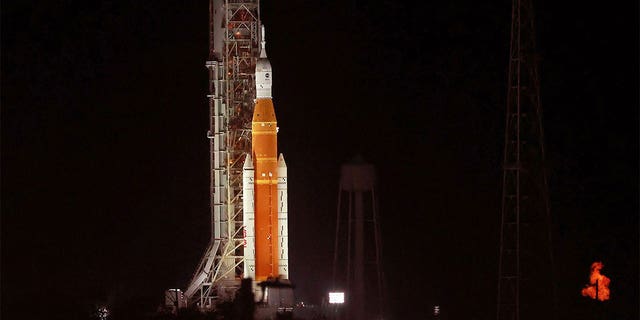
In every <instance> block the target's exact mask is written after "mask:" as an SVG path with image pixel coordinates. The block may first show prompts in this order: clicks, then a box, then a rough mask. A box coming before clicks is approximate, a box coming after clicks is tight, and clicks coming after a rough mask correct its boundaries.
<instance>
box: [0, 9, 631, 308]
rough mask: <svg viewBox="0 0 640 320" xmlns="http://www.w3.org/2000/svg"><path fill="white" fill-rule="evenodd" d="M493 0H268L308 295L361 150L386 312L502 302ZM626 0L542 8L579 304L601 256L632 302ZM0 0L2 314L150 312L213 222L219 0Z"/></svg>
mask: <svg viewBox="0 0 640 320" xmlns="http://www.w3.org/2000/svg"><path fill="white" fill-rule="evenodd" d="M489 2H490V3H484V2H479V1H466V0H457V1H439V2H435V1H430V2H427V1H421V2H416V3H405V4H401V3H400V2H399V1H381V0H372V1H350V2H348V1H303V0H294V1H266V0H265V1H264V3H263V5H262V19H263V22H264V23H265V24H266V26H267V39H268V43H267V49H268V52H269V57H270V60H271V64H272V66H273V69H274V75H275V79H274V81H275V82H274V88H273V95H274V102H275V106H276V113H277V116H278V124H279V127H280V134H279V148H280V150H281V152H284V154H285V157H286V160H287V163H288V165H289V179H290V185H289V197H290V203H289V208H290V209H289V211H290V250H291V253H290V255H291V260H290V261H291V262H290V264H291V278H292V279H293V281H294V282H295V283H296V284H297V292H296V294H297V296H298V298H300V299H304V300H306V301H311V302H318V301H319V299H320V297H321V296H324V295H325V293H326V290H327V289H328V285H329V277H330V270H331V256H332V244H333V232H334V229H333V228H334V217H335V210H336V209H335V208H336V201H337V200H336V194H337V188H338V174H339V167H340V164H341V163H344V162H346V161H348V160H349V159H351V158H352V157H353V156H354V155H355V154H362V155H363V156H364V158H365V159H367V160H368V161H369V162H371V163H372V164H374V165H375V166H376V168H377V171H378V174H379V176H378V179H379V192H378V194H379V196H380V202H381V210H380V213H381V228H382V236H383V242H384V248H383V252H384V258H383V263H384V268H385V273H386V281H387V283H388V297H389V303H390V309H391V311H392V312H391V314H392V315H393V317H392V319H409V318H414V317H418V316H419V315H421V314H423V312H424V306H425V305H428V304H431V303H434V302H438V303H440V304H441V305H443V312H446V313H447V314H448V316H449V317H450V319H490V318H493V312H494V310H495V296H496V294H495V292H496V291H495V286H496V278H497V266H496V265H497V262H496V261H497V254H498V230H499V217H500V216H499V214H500V212H499V203H500V196H501V174H502V171H501V159H502V148H503V141H504V133H503V130H504V128H503V127H504V112H505V111H504V110H505V96H506V89H505V88H506V84H505V81H506V72H507V57H508V43H509V25H510V2H509V1H494V2H491V1H489ZM624 5H627V7H624V6H623V5H622V4H620V5H617V6H613V4H609V3H601V4H599V5H597V6H595V5H593V6H592V5H586V4H582V5H580V6H575V5H572V4H557V2H556V1H537V2H536V3H535V7H536V19H537V20H536V24H537V40H538V47H539V52H540V56H541V66H540V74H541V94H542V96H541V99H542V106H543V109H544V127H545V140H546V141H545V142H546V147H547V156H548V159H547V160H548V167H549V172H550V196H551V211H552V214H553V220H554V225H553V230H554V236H555V239H556V246H555V247H554V250H555V251H556V253H557V255H558V260H559V262H558V269H559V270H558V274H559V278H560V279H561V280H559V288H560V300H561V301H562V309H563V312H564V313H565V315H567V317H566V318H568V319H571V318H574V316H575V315H577V314H580V311H579V310H577V309H578V308H580V307H581V302H580V301H583V300H581V299H582V298H581V297H580V296H579V291H580V289H581V288H582V286H583V285H584V283H585V282H586V280H587V277H588V268H589V265H590V264H591V262H593V261H595V260H602V261H603V262H604V264H605V268H604V269H603V273H604V274H606V275H608V276H609V277H610V278H611V279H612V301H611V303H610V304H609V308H610V309H611V310H612V311H611V312H612V313H615V314H618V315H620V319H637V318H638V300H639V293H638V292H639V290H638V284H639V279H638V274H639V271H640V269H639V265H638V253H639V248H638V230H639V224H638V216H639V211H638V136H639V131H638V122H639V118H638V109H639V108H638V107H639V103H638V87H639V83H638V56H639V52H638V43H639V37H638V30H639V25H638V6H637V2H634V3H633V5H632V6H628V4H624ZM1 6H2V10H1V11H2V46H1V55H2V72H1V73H2V87H1V90H2V92H1V93H2V94H1V107H2V176H1V178H2V199H1V200H2V282H1V284H0V285H1V287H2V313H3V315H12V314H15V313H16V312H17V311H18V310H21V309H28V310H29V311H28V314H29V315H30V316H33V317H35V316H37V315H43V314H47V315H50V316H49V318H50V319H57V318H65V317H66V315H67V314H71V313H72V312H73V311H71V310H72V309H73V308H85V307H86V306H87V305H90V304H91V303H94V302H96V301H100V300H107V301H109V302H110V303H112V304H113V305H117V306H123V305H136V306H137V307H138V308H140V309H144V308H146V310H153V309H154V308H155V306H156V305H157V303H159V302H160V300H161V299H162V292H163V290H164V289H166V288H169V287H176V286H177V287H182V288H184V287H185V286H186V284H187V282H188V279H189V278H190V276H191V275H192V273H193V271H194V270H195V267H196V265H197V263H198V259H199V258H200V256H201V254H202V253H203V250H204V249H205V246H206V244H207V241H208V238H209V232H210V228H209V226H208V219H209V209H208V194H207V193H208V184H209V181H208V173H207V171H208V141H207V139H206V132H207V129H208V128H207V126H208V124H207V114H208V110H207V108H208V107H207V100H206V97H205V95H206V93H207V92H206V88H207V72H206V69H205V67H204V63H205V60H206V58H207V52H208V48H207V45H208V42H207V37H208V35H207V24H208V1H206V0H199V1H70V0H68V1H17V0H16V1H3V2H2V4H1ZM34 301H42V302H35V303H34ZM52 310H53V311H52ZM23 318H24V317H23ZM27 318H29V317H27Z"/></svg>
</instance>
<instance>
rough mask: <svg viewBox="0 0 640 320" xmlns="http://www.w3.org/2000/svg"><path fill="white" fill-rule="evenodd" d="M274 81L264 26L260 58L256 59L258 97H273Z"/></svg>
mask: <svg viewBox="0 0 640 320" xmlns="http://www.w3.org/2000/svg"><path fill="white" fill-rule="evenodd" d="M272 81H273V72H272V70H271V63H269V59H267V48H266V41H265V35H264V26H263V27H262V48H261V51H260V58H259V59H258V61H256V99H260V98H271V83H272Z"/></svg>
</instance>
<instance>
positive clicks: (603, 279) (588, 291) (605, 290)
mask: <svg viewBox="0 0 640 320" xmlns="http://www.w3.org/2000/svg"><path fill="white" fill-rule="evenodd" d="M603 267H604V264H602V262H599V261H596V262H594V263H593V264H591V276H590V277H589V284H587V285H586V286H585V287H584V289H582V295H583V296H585V297H590V298H591V299H598V300H600V301H605V300H609V283H611V280H610V279H609V278H607V276H605V275H603V274H600V270H601V269H602V268H603Z"/></svg>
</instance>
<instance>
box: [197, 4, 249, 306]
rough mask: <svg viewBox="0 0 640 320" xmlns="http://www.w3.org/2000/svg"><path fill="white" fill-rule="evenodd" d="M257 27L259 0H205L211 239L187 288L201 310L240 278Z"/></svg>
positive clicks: (225, 296)
mask: <svg viewBox="0 0 640 320" xmlns="http://www.w3.org/2000/svg"><path fill="white" fill-rule="evenodd" d="M259 30H260V18H259V0H253V1H251V0H244V1H238V0H210V1H209V56H208V60H207V62H206V67H207V69H208V72H209V90H208V91H209V92H208V95H207V98H208V100H209V131H208V132H207V137H208V139H209V147H210V155H209V156H210V196H211V200H210V208H211V239H210V241H209V244H208V246H207V249H206V251H205V254H204V255H203V257H202V259H201V260H200V263H199V265H198V267H197V269H196V272H195V273H194V275H193V277H192V279H191V282H190V284H189V286H188V288H187V290H186V291H185V298H186V299H187V301H188V303H189V304H191V305H192V304H196V305H197V307H198V308H199V309H200V310H201V311H207V310H212V309H215V308H216V305H217V304H218V303H219V302H222V301H229V300H231V299H233V297H234V295H235V292H236V290H237V289H238V288H239V286H240V280H241V279H242V278H243V269H244V265H243V264H244V252H243V232H242V213H243V211H242V166H243V163H244V158H245V156H246V155H247V154H249V153H250V152H251V118H252V114H253V106H254V99H255V76H254V70H255V65H256V61H257V58H258V56H259V54H260V38H259V37H260V32H259Z"/></svg>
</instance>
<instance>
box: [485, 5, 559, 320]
mask: <svg viewBox="0 0 640 320" xmlns="http://www.w3.org/2000/svg"><path fill="white" fill-rule="evenodd" d="M534 34H535V33H534V19H533V8H532V3H531V0H513V6H512V22H511V44H510V53H509V73H508V89H507V109H506V125H505V142H504V143H505V144H504V164H503V165H504V168H503V170H504V171H503V184H502V214H501V229H500V253H499V267H498V268H499V270H498V273H499V275H498V297H497V316H496V318H497V319H498V320H520V319H553V318H555V311H556V310H555V309H556V308H555V300H556V299H555V296H556V294H555V287H554V286H555V285H554V283H553V278H554V276H553V269H554V267H553V254H552V249H551V248H552V247H551V246H552V242H551V216H550V210H549V197H548V190H547V189H548V187H547V175H546V172H545V169H544V159H545V154H544V153H545V149H544V144H543V130H542V128H543V127H542V108H541V105H540V93H539V78H538V71H537V61H536V60H535V57H536V56H535V54H534V53H535V40H534Z"/></svg>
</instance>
